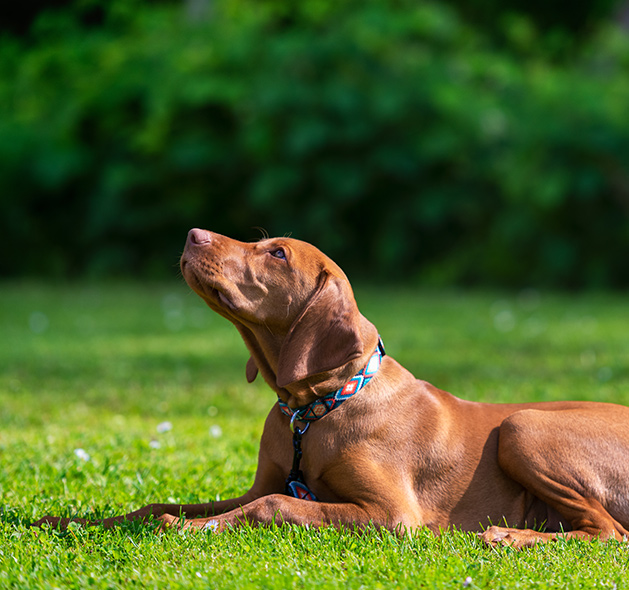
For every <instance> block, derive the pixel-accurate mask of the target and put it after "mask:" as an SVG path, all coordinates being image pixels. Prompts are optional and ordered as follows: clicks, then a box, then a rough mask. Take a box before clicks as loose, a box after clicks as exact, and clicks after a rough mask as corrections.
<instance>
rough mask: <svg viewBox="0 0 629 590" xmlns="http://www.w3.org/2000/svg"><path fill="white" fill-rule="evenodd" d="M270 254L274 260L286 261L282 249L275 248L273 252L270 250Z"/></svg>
mask: <svg viewBox="0 0 629 590" xmlns="http://www.w3.org/2000/svg"><path fill="white" fill-rule="evenodd" d="M270 254H271V256H274V257H275V258H280V259H281V260H286V252H284V248H275V250H271V252H270Z"/></svg>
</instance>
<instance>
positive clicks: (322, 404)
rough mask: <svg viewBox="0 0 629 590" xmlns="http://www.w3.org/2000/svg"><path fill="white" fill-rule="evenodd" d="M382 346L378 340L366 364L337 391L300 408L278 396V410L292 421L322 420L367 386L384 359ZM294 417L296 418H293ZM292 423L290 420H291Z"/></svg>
mask: <svg viewBox="0 0 629 590" xmlns="http://www.w3.org/2000/svg"><path fill="white" fill-rule="evenodd" d="M384 355H385V352H384V344H383V343H382V340H381V339H378V346H377V347H376V350H375V351H374V352H373V354H372V355H371V356H370V357H369V360H368V361H367V364H366V365H365V366H364V367H363V368H362V369H361V370H360V371H358V373H356V374H355V375H354V376H353V377H352V378H351V379H349V380H348V381H347V382H346V383H345V385H343V386H342V387H339V388H338V389H336V390H334V391H332V392H330V393H328V394H327V395H324V396H323V397H317V398H316V399H315V400H313V401H311V402H310V403H307V404H305V405H302V406H298V407H296V408H295V407H291V406H290V405H289V404H288V403H287V402H285V401H284V400H283V399H282V398H281V397H279V395H278V403H279V406H280V410H281V411H282V413H283V414H284V415H285V416H288V417H289V418H292V419H297V420H301V421H303V422H312V421H314V420H319V419H320V418H323V417H324V416H325V415H326V414H328V413H330V412H331V411H332V410H334V409H336V408H338V407H339V406H340V405H341V404H342V403H344V402H345V401H347V400H348V399H349V398H350V397H352V396H354V395H356V394H357V393H358V392H359V391H360V390H361V389H362V388H363V387H365V385H367V384H368V383H369V382H370V381H371V380H372V379H373V377H374V376H375V375H376V373H377V372H378V369H380V365H381V364H382V357H384ZM295 415H296V416H295ZM291 423H292V420H291Z"/></svg>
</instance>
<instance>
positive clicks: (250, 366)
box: [245, 356, 258, 383]
mask: <svg viewBox="0 0 629 590" xmlns="http://www.w3.org/2000/svg"><path fill="white" fill-rule="evenodd" d="M245 373H246V375H247V382H248V383H253V382H254V381H255V379H256V377H257V376H258V365H256V362H255V361H254V360H253V357H251V356H250V357H249V360H248V361H247V369H246V371H245Z"/></svg>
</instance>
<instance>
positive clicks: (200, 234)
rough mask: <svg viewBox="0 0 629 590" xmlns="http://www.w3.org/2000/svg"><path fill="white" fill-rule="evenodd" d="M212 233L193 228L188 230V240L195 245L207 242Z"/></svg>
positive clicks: (210, 238) (210, 239)
mask: <svg viewBox="0 0 629 590" xmlns="http://www.w3.org/2000/svg"><path fill="white" fill-rule="evenodd" d="M211 241H212V234H211V233H210V232H209V231H207V230H205V229H198V228H196V227H195V228H194V229H191V230H190V231H189V232H188V242H190V243H191V244H195V245H202V244H209V243H210V242H211Z"/></svg>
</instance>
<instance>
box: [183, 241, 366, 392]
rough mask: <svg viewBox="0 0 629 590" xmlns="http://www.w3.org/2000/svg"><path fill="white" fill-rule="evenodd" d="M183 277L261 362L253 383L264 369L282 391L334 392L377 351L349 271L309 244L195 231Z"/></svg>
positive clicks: (250, 375) (251, 368) (251, 365)
mask: <svg viewBox="0 0 629 590" xmlns="http://www.w3.org/2000/svg"><path fill="white" fill-rule="evenodd" d="M181 271H182V273H183V276H184V278H185V280H186V282H187V283H188V285H190V287H191V288H192V289H193V290H194V291H195V292H196V293H197V294H198V295H199V296H201V297H202V298H203V299H204V300H205V301H206V303H207V304H208V305H209V306H210V307H211V308H212V309H213V310H214V311H216V312H217V313H219V314H221V315H222V316H224V317H226V318H227V319H229V320H230V321H232V322H233V323H234V324H235V325H236V327H237V328H238V329H239V331H240V333H241V335H242V336H243V338H244V339H245V342H246V344H247V346H248V347H249V350H250V351H251V354H252V358H253V363H251V362H250V363H249V365H248V370H247V378H248V379H249V380H252V379H253V378H254V377H255V373H256V368H259V369H261V370H262V373H263V376H264V378H265V379H266V380H267V381H268V382H269V384H270V385H271V386H272V387H273V388H274V389H276V391H279V390H284V389H286V390H289V391H292V392H293V393H297V392H298V391H300V392H301V393H304V391H310V392H312V393H313V394H316V395H323V394H325V393H327V392H328V391H321V389H322V388H324V389H325V388H327V387H330V389H329V391H332V390H333V385H334V384H335V383H331V382H330V381H331V380H332V381H336V379H331V376H332V374H333V373H335V372H336V373H342V375H340V377H341V379H345V371H344V370H343V369H344V368H348V365H350V366H349V368H348V370H350V372H351V371H353V370H354V365H353V363H352V362H353V361H355V360H357V359H360V358H361V357H363V356H364V355H365V354H371V352H373V349H374V348H375V346H376V342H377V338H378V335H377V331H376V329H375V327H374V326H373V325H371V324H370V323H369V322H368V321H367V320H366V319H365V318H364V317H362V316H361V314H360V312H359V311H358V307H357V306H356V302H355V299H354V295H353V292H352V289H351V286H350V284H349V281H348V280H347V277H346V276H345V274H344V273H343V271H342V270H341V269H340V268H339V267H338V266H337V265H336V264H335V263H334V262H333V261H332V260H331V259H330V258H328V257H327V256H326V255H325V254H323V253H322V252H321V251H320V250H318V249H317V248H315V247H314V246H313V245H311V244H308V243H306V242H302V241H300V240H295V239H291V238H272V239H264V240H261V241H259V242H252V243H245V242H239V241H237V240H232V239H231V238H227V237H225V236H222V235H219V234H216V233H213V232H209V231H206V230H200V229H193V230H191V231H190V233H189V234H188V240H187V242H186V247H185V250H184V253H183V255H182V257H181ZM269 371H270V373H269ZM349 376H350V377H351V374H350V375H349ZM324 383H325V384H327V385H323V384H324ZM294 401H295V403H297V401H300V402H301V401H303V400H301V399H300V400H294Z"/></svg>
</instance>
